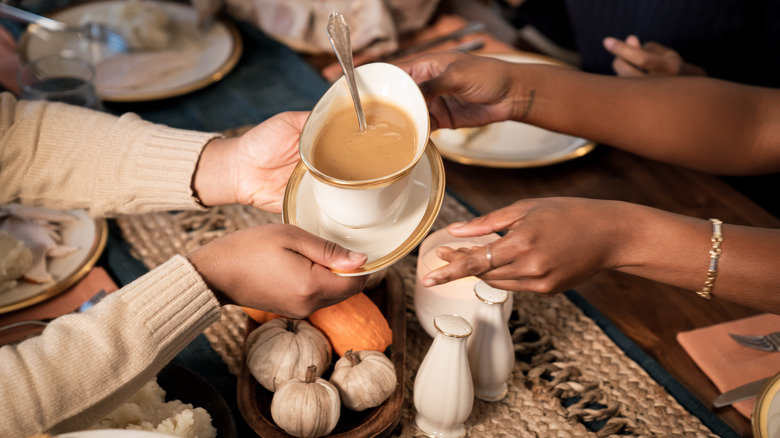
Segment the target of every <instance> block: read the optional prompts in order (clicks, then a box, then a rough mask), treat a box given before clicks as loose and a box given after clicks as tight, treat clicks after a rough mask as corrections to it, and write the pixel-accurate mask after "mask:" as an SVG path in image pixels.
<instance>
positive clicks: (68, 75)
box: [18, 54, 103, 110]
mask: <svg viewBox="0 0 780 438" xmlns="http://www.w3.org/2000/svg"><path fill="white" fill-rule="evenodd" d="M18 79H19V86H20V88H21V98H22V99H27V100H49V101H53V102H64V103H68V104H71V105H78V106H83V107H86V108H92V109H96V110H102V109H103V104H102V103H101V102H100V98H99V97H98V94H97V91H96V90H95V84H94V82H93V81H94V79H95V67H94V66H93V65H92V63H90V62H89V61H87V60H85V59H83V58H79V57H76V56H66V55H59V54H55V55H46V56H43V57H41V58H38V59H35V60H33V61H31V62H29V63H28V64H25V65H23V66H22V67H21V68H20V70H19V75H18Z"/></svg>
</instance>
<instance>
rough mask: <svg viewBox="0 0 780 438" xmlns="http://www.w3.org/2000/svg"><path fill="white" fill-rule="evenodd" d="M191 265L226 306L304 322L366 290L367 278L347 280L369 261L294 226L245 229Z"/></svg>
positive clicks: (203, 250) (193, 257)
mask: <svg viewBox="0 0 780 438" xmlns="http://www.w3.org/2000/svg"><path fill="white" fill-rule="evenodd" d="M188 258H189V260H190V262H191V263H192V265H193V266H194V267H195V269H196V270H197V271H198V272H199V273H200V274H201V276H202V277H203V279H204V281H205V282H206V284H208V285H209V287H210V288H211V289H212V290H213V291H215V292H216V293H217V295H218V297H219V298H220V301H221V302H222V303H223V304H239V305H241V306H245V307H251V308H254V309H260V310H265V311H268V312H273V313H278V314H281V315H285V316H289V317H292V318H305V317H306V316H308V315H309V314H311V313H312V312H314V311H315V310H317V309H320V308H322V307H326V306H330V305H332V304H336V303H338V302H340V301H343V300H345V299H347V298H349V297H351V296H352V295H354V294H356V293H358V292H360V291H361V290H363V286H364V285H365V282H366V279H367V278H368V277H367V276H365V275H364V276H355V277H346V276H340V275H336V274H334V273H333V272H332V271H331V270H330V269H329V268H336V269H340V270H354V269H357V268H359V267H360V266H362V265H363V264H365V262H366V255H365V254H361V253H356V252H353V251H349V250H347V249H345V248H343V247H341V246H339V245H338V244H336V243H333V242H329V241H327V240H325V239H322V238H320V237H318V236H315V235H313V234H311V233H309V232H307V231H305V230H303V229H301V228H298V227H295V226H292V225H282V224H273V225H261V226H257V227H252V228H245V229H242V230H239V231H235V232H233V233H230V234H227V235H225V236H222V237H220V238H218V239H215V240H212V241H211V242H209V243H207V244H206V245H204V246H202V247H200V248H198V249H197V250H195V251H194V252H192V253H191V254H190V255H189V257H188Z"/></svg>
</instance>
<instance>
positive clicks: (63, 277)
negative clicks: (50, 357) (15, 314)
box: [0, 210, 108, 314]
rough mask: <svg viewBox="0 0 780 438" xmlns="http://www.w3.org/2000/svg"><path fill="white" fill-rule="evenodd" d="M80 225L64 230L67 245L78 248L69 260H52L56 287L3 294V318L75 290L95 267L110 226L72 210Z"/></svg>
mask: <svg viewBox="0 0 780 438" xmlns="http://www.w3.org/2000/svg"><path fill="white" fill-rule="evenodd" d="M71 213H72V214H73V215H74V216H76V218H77V219H78V220H77V221H75V222H73V223H70V224H65V226H64V227H63V230H62V239H63V244H64V245H72V246H76V247H78V250H77V251H75V252H74V253H72V254H69V255H67V256H65V257H61V258H54V259H49V265H48V268H49V272H50V273H51V274H52V276H53V277H54V283H43V284H32V283H20V284H19V285H18V286H16V287H15V288H13V289H11V290H7V291H5V292H0V314H2V313H7V312H10V311H13V310H18V309H22V308H25V307H29V306H32V305H33V304H37V303H39V302H41V301H43V300H46V299H48V298H51V297H53V296H55V295H57V294H59V293H61V292H63V291H65V290H66V289H68V288H69V287H71V286H73V285H74V284H76V282H78V281H79V280H81V278H82V277H84V275H86V274H87V273H88V272H89V270H90V269H92V266H94V264H95V262H97V259H98V258H99V257H100V254H101V253H102V252H103V248H105V246H106V239H107V238H108V224H107V223H106V220H105V219H100V220H95V219H92V218H90V217H89V216H87V213H86V212H85V211H84V210H72V211H71Z"/></svg>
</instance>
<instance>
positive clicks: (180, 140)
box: [93, 120, 220, 214]
mask: <svg viewBox="0 0 780 438" xmlns="http://www.w3.org/2000/svg"><path fill="white" fill-rule="evenodd" d="M128 122H129V123H128V125H131V126H132V127H133V128H134V129H126V130H123V131H125V132H131V133H135V132H136V131H138V135H139V138H135V139H132V140H130V141H129V143H130V148H128V150H127V151H126V152H125V154H124V157H123V158H122V160H121V164H119V166H118V167H116V173H115V174H113V175H104V177H105V178H106V179H111V181H110V182H109V181H106V182H107V185H105V186H103V185H102V184H99V186H98V188H97V190H98V192H97V193H96V195H97V196H96V197H97V198H99V199H100V202H99V204H100V205H105V206H106V207H107V209H108V210H107V211H112V212H119V213H133V214H139V213H145V212H152V211H163V210H193V209H203V206H202V205H201V204H200V203H199V202H198V200H197V199H196V198H195V196H194V195H193V192H192V176H193V174H194V173H195V169H196V167H197V164H198V160H199V157H200V154H201V152H202V150H203V148H204V146H205V145H206V144H207V143H208V142H209V141H211V140H212V139H214V138H219V137H220V135H219V134H216V133H203V132H197V131H189V130H183V129H176V128H170V127H167V126H163V125H153V124H148V125H146V126H143V127H139V126H138V125H139V124H147V123H148V122H142V121H140V120H129V121H128ZM112 164H113V163H112ZM117 184H118V185H119V187H121V189H120V190H117ZM101 187H102V188H101ZM118 191H119V196H117V192H118ZM107 211H106V212H107ZM93 213H97V214H102V213H104V212H93Z"/></svg>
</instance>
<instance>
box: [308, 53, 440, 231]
mask: <svg viewBox="0 0 780 438" xmlns="http://www.w3.org/2000/svg"><path fill="white" fill-rule="evenodd" d="M355 79H356V82H357V87H358V91H359V93H360V98H361V102H362V104H363V110H364V113H365V115H366V122H367V124H368V129H367V130H366V131H365V132H361V131H360V128H359V125H358V121H357V115H356V113H355V109H354V106H353V104H352V99H351V96H350V94H349V89H348V88H347V85H346V81H345V80H344V78H343V77H342V78H341V79H339V80H338V81H336V82H335V83H334V84H333V85H332V86H331V88H330V89H329V90H328V91H327V92H326V93H325V95H324V96H323V97H322V99H320V101H319V102H318V103H317V105H316V106H315V107H314V109H313V110H312V113H311V114H310V115H309V118H308V120H307V121H306V124H305V125H304V128H303V132H302V133H301V139H300V144H299V148H300V154H301V159H302V161H303V163H304V164H305V165H306V167H307V170H308V171H309V172H310V173H311V175H312V176H313V178H312V181H313V182H312V184H313V187H312V189H313V193H314V198H315V200H316V202H317V206H318V208H319V210H320V211H321V212H322V213H323V214H324V215H325V216H327V218H329V219H330V220H331V221H333V222H334V223H335V224H338V225H341V226H344V227H350V228H364V227H368V226H372V225H376V224H378V223H380V222H382V221H385V220H389V219H392V217H393V214H394V213H397V212H399V209H400V207H401V206H402V205H403V203H404V201H405V199H406V197H407V195H408V192H409V187H410V183H411V178H410V173H411V170H412V169H413V168H414V166H415V165H416V164H417V162H418V161H419V160H420V158H421V157H422V155H423V153H424V151H425V147H426V145H427V143H428V136H429V132H430V122H429V118H428V107H427V105H426V103H425V99H424V98H423V96H422V93H421V92H420V89H419V88H418V87H417V84H416V83H415V82H414V80H413V79H412V78H411V77H410V76H409V75H407V74H406V72H404V71H403V70H401V69H400V68H398V67H396V66H394V65H391V64H386V63H372V64H366V65H363V66H360V67H358V68H356V70H355Z"/></svg>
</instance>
